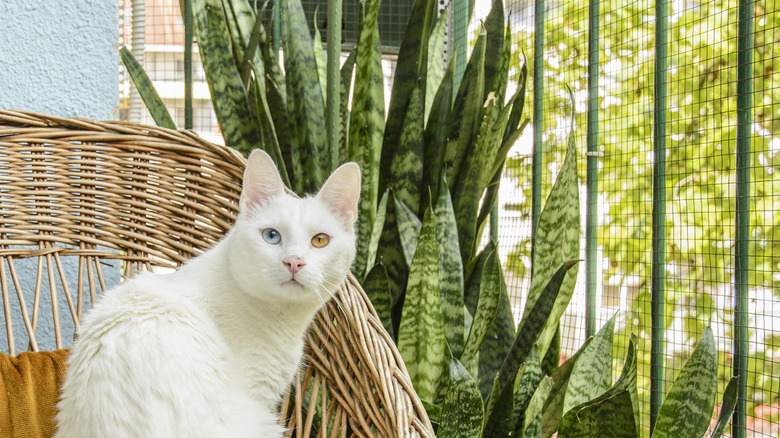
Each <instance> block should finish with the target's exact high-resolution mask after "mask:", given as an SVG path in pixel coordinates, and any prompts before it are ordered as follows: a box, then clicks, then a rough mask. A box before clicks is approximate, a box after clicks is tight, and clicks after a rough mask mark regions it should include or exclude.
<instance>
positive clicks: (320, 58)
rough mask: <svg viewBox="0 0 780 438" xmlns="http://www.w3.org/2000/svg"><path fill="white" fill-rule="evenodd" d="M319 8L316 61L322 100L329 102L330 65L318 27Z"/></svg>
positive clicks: (316, 13)
mask: <svg viewBox="0 0 780 438" xmlns="http://www.w3.org/2000/svg"><path fill="white" fill-rule="evenodd" d="M318 14H319V8H316V9H315V10H314V40H313V41H312V44H313V45H314V61H316V63H317V74H318V76H319V79H320V87H322V100H324V101H325V102H327V101H328V65H327V64H328V63H327V60H326V58H325V50H324V49H323V47H322V35H321V34H320V28H319V27H318V26H317V22H318V21H319V18H318V17H317V15H318Z"/></svg>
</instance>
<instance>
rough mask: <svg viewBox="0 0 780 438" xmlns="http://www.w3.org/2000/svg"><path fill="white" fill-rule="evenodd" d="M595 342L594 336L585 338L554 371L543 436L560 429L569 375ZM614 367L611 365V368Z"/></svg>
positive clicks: (546, 407) (545, 409)
mask: <svg viewBox="0 0 780 438" xmlns="http://www.w3.org/2000/svg"><path fill="white" fill-rule="evenodd" d="M591 342H593V337H590V338H588V339H586V340H585V342H584V343H583V344H582V346H581V347H580V349H579V350H577V352H576V353H574V355H573V356H572V357H570V358H569V359H568V360H566V362H564V363H563V364H562V365H561V366H559V367H558V368H556V369H555V371H553V373H552V375H551V376H550V377H552V380H553V387H552V389H551V390H550V395H549V396H548V397H547V400H546V401H545V403H544V413H543V414H542V437H544V438H550V437H551V436H552V435H553V434H554V433H555V432H557V431H558V424H559V423H560V422H561V416H562V414H563V412H562V408H563V401H564V399H565V397H566V389H567V388H568V386H569V376H571V371H572V370H573V369H574V364H575V363H577V361H578V360H579V357H580V355H581V354H582V352H583V351H585V349H586V348H588V345H590V343H591ZM611 368H612V367H611V366H610V369H611Z"/></svg>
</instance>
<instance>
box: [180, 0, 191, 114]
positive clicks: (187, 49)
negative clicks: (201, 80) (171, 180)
mask: <svg viewBox="0 0 780 438" xmlns="http://www.w3.org/2000/svg"><path fill="white" fill-rule="evenodd" d="M182 6H183V8H184V10H183V11H182V15H184V129H192V0H183V1H182Z"/></svg>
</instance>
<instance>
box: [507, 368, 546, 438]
mask: <svg viewBox="0 0 780 438" xmlns="http://www.w3.org/2000/svg"><path fill="white" fill-rule="evenodd" d="M552 386H553V381H552V378H551V377H550V376H545V377H544V378H543V379H542V381H541V382H539V386H538V387H537V388H536V391H535V392H534V394H533V396H532V397H531V400H530V401H529V402H528V409H527V410H526V411H525V415H524V419H525V422H524V424H523V426H522V433H521V431H517V433H515V435H514V436H519V437H523V438H541V436H542V414H543V411H542V409H543V407H544V401H545V400H546V399H547V397H548V396H549V394H550V390H551V389H552Z"/></svg>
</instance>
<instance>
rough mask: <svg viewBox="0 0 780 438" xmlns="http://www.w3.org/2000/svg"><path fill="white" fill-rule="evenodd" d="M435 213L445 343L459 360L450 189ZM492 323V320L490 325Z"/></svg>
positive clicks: (459, 303)
mask: <svg viewBox="0 0 780 438" xmlns="http://www.w3.org/2000/svg"><path fill="white" fill-rule="evenodd" d="M442 184H443V185H444V187H446V183H444V182H442ZM434 214H435V215H436V240H437V241H438V243H439V294H440V295H441V307H442V311H443V312H444V322H445V328H446V335H447V343H448V345H449V346H450V350H451V351H452V354H453V356H455V357H461V354H462V353H463V348H464V345H465V339H464V331H465V327H464V326H465V323H464V318H463V315H464V309H465V303H464V301H463V264H462V262H461V259H460V247H459V246H458V225H457V223H455V212H454V211H453V210H452V200H451V199H450V191H449V190H447V189H444V190H442V191H441V192H440V193H439V197H438V199H437V200H436V205H435V206H434ZM496 303H498V294H496ZM497 305H498V304H496V306H497ZM494 316H495V312H494ZM492 321H493V318H492V317H491V318H490V322H491V323H492ZM488 327H490V323H488ZM486 332H487V330H486ZM480 343H481V341H480ZM477 351H478V349H477Z"/></svg>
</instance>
